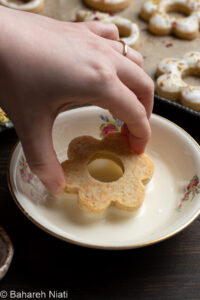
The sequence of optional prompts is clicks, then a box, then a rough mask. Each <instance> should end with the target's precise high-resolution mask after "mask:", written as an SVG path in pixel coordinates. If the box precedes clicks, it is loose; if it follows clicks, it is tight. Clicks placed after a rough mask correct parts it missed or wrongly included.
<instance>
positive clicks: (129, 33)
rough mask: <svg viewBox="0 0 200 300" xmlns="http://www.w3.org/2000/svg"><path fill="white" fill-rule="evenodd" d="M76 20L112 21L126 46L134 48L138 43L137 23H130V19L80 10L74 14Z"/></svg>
mask: <svg viewBox="0 0 200 300" xmlns="http://www.w3.org/2000/svg"><path fill="white" fill-rule="evenodd" d="M76 21H78V22H87V21H101V22H107V23H113V24H115V25H116V26H117V27H118V30H119V34H120V36H121V37H122V38H121V40H123V41H124V42H125V43H126V44H127V45H128V46H130V47H134V48H135V49H136V48H137V47H138V44H139V37H140V32H139V28H138V26H137V24H135V23H132V22H131V21H130V20H128V19H126V18H123V17H120V16H114V15H111V14H105V13H100V12H98V11H93V12H91V11H85V10H80V11H78V12H77V14H76Z"/></svg>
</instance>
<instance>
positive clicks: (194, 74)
mask: <svg viewBox="0 0 200 300" xmlns="http://www.w3.org/2000/svg"><path fill="white" fill-rule="evenodd" d="M182 79H183V81H185V82H186V83H187V84H188V85H192V86H200V70H192V69H190V70H186V71H185V72H184V73H183V74H182Z"/></svg>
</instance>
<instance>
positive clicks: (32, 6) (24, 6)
mask: <svg viewBox="0 0 200 300" xmlns="http://www.w3.org/2000/svg"><path fill="white" fill-rule="evenodd" d="M0 4H1V5H3V6H7V7H9V8H13V9H18V10H23V11H29V12H35V13H38V12H40V11H41V10H42V8H43V6H44V0H29V1H26V2H25V1H24V3H17V2H16V1H12V0H11V1H10V0H0Z"/></svg>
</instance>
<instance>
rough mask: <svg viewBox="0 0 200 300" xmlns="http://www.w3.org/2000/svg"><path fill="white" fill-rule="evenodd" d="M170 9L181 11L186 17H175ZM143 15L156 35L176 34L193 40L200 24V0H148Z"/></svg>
mask: <svg viewBox="0 0 200 300" xmlns="http://www.w3.org/2000/svg"><path fill="white" fill-rule="evenodd" d="M170 11H176V12H181V13H183V14H185V15H186V16H185V17H174V16H172V15H170V14H168V13H169V12H170ZM141 17H142V18H143V19H144V20H146V21H149V30H150V31H151V32H152V33H154V34H156V35H168V34H171V33H174V34H175V35H176V36H178V37H180V38H183V39H188V40H192V39H194V38H196V37H197V35H198V32H199V26H200V1H199V0H146V2H145V3H144V4H143V7H142V10H141Z"/></svg>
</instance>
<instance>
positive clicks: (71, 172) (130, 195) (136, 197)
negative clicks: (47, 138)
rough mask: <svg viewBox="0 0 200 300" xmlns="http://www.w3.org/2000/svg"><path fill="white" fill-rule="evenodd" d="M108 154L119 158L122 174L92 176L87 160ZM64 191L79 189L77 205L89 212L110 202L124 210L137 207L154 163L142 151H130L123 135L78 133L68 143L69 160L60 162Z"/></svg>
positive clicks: (97, 209)
mask: <svg viewBox="0 0 200 300" xmlns="http://www.w3.org/2000/svg"><path fill="white" fill-rule="evenodd" d="M104 155H107V156H108V155H109V156H110V157H111V158H112V159H113V160H115V161H120V162H121V164H122V166H123V175H122V177H120V178H119V179H118V180H117V181H113V182H101V181H98V180H96V179H94V178H93V177H92V176H91V175H90V173H89V171H88V164H89V163H90V162H91V160H93V159H94V157H95V158H96V157H103V156H104ZM62 168H63V170H64V174H65V180H66V186H65V192H66V193H78V199H79V200H78V204H79V207H80V208H81V209H82V210H84V211H86V212H88V213H100V212H103V211H105V210H106V209H107V208H108V207H109V206H110V205H111V203H113V204H114V205H116V206H117V207H119V208H121V209H124V210H130V211H132V210H135V209H136V208H139V207H140V205H141V204H142V202H143V200H144V197H145V186H144V185H145V184H146V183H147V182H148V181H149V180H150V179H151V177H152V175H153V170H154V165H153V162H152V160H151V159H150V158H149V157H148V156H147V155H145V154H133V153H132V152H131V151H130V147H129V144H128V141H127V139H126V137H124V136H123V135H122V134H121V133H120V132H114V133H109V134H108V135H106V136H105V137H104V138H103V139H102V140H97V139H95V138H93V137H91V136H82V137H77V138H75V139H74V140H72V141H71V142H70V144H69V147H68V160H66V161H65V162H63V163H62Z"/></svg>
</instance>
